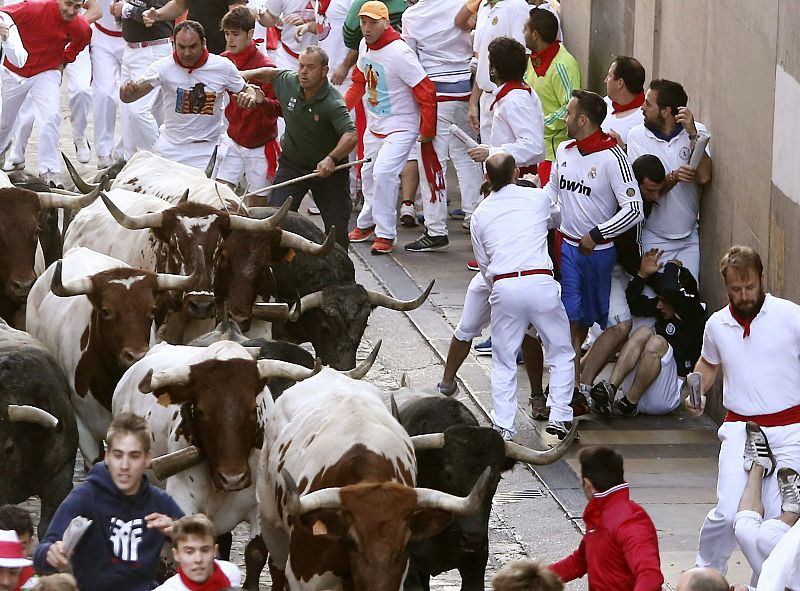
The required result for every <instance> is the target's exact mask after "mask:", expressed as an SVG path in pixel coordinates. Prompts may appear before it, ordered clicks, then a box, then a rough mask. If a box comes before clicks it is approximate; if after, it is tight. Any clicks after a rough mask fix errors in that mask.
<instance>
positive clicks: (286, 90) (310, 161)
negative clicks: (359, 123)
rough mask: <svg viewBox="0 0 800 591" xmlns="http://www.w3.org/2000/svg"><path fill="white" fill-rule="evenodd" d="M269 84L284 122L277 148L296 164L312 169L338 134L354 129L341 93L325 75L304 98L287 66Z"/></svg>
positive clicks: (339, 136)
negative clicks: (316, 87) (309, 97)
mask: <svg viewBox="0 0 800 591" xmlns="http://www.w3.org/2000/svg"><path fill="white" fill-rule="evenodd" d="M272 86H273V88H274V89H275V95H276V96H277V97H278V100H279V101H280V103H281V109H282V110H283V120H284V122H285V123H286V131H285V132H284V134H283V137H282V138H281V150H282V152H283V154H284V156H286V158H288V159H289V160H290V161H291V162H292V163H293V164H295V165H296V166H299V167H301V168H308V169H310V170H313V169H315V168H316V167H317V164H318V163H319V162H320V161H321V160H322V159H323V158H325V156H327V155H328V154H330V153H331V151H332V150H333V149H334V148H335V147H336V144H338V143H339V138H341V137H342V136H343V135H344V134H346V133H355V131H356V128H355V125H353V120H352V119H351V118H350V113H348V112H347V107H346V106H345V104H344V98H342V93H341V92H339V91H338V90H337V89H336V88H334V87H333V86H331V84H330V83H329V82H328V80H327V79H326V80H325V82H323V84H322V87H320V89H319V90H318V91H317V93H316V94H315V95H314V96H312V97H311V99H310V100H308V101H306V99H305V97H304V95H303V89H302V88H300V79H299V78H298V76H297V74H296V73H295V72H292V71H291V70H281V71H280V73H279V74H278V75H277V76H276V77H275V79H274V80H273V81H272Z"/></svg>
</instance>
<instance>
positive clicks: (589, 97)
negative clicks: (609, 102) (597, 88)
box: [566, 90, 607, 140]
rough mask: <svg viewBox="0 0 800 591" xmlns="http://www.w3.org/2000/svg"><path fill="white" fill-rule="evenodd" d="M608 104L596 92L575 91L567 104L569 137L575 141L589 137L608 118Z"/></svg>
mask: <svg viewBox="0 0 800 591" xmlns="http://www.w3.org/2000/svg"><path fill="white" fill-rule="evenodd" d="M606 111H607V108H606V102H605V101H604V100H603V98H602V97H601V96H600V95H599V94H597V93H596V92H592V91H590V90H573V91H572V98H571V99H570V100H569V103H567V117H566V119H567V135H568V136H569V137H571V138H572V139H574V140H582V139H584V138H587V137H589V136H590V135H592V134H593V133H594V132H596V131H597V130H598V129H600V125H601V124H602V123H603V119H605V118H606Z"/></svg>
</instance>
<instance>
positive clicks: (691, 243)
mask: <svg viewBox="0 0 800 591" xmlns="http://www.w3.org/2000/svg"><path fill="white" fill-rule="evenodd" d="M651 248H658V249H659V250H663V251H664V254H663V255H662V256H661V258H660V259H659V260H660V261H661V262H662V263H666V262H667V261H668V260H670V259H678V260H679V261H680V262H682V263H683V266H684V267H686V268H687V269H689V271H691V273H692V275H693V276H694V278H695V280H696V281H697V284H698V285H699V284H700V235H699V234H698V232H697V228H695V229H694V230H692V233H691V234H689V235H688V236H687V237H686V238H677V239H675V240H671V239H669V238H662V237H661V236H657V235H655V234H653V233H652V232H649V231H647V230H646V229H645V228H642V252H647V251H648V250H650V249H651Z"/></svg>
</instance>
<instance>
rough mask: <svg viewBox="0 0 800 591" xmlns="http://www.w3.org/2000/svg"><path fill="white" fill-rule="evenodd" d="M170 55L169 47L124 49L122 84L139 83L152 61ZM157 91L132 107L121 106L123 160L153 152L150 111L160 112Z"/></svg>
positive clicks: (154, 126) (154, 133) (155, 124)
mask: <svg viewBox="0 0 800 591" xmlns="http://www.w3.org/2000/svg"><path fill="white" fill-rule="evenodd" d="M170 53H172V45H170V44H169V43H163V44H161V45H150V46H148V47H137V48H132V47H128V46H127V45H126V46H125V49H124V50H123V53H122V81H123V82H126V81H128V80H138V79H140V78H141V77H142V76H143V75H144V73H145V70H147V67H148V66H149V65H150V64H152V63H153V62H154V61H156V60H158V59H161V58H162V57H165V56H168V55H170ZM160 96H161V93H160V92H159V91H158V90H153V92H151V93H150V94H148V95H146V96H143V97H142V98H140V99H139V100H138V101H134V102H132V103H127V104H126V103H120V106H119V108H120V126H121V128H122V145H123V151H124V154H123V156H124V157H125V158H126V159H129V158H131V157H132V156H133V155H134V154H135V153H136V151H137V150H150V151H152V150H153V146H155V143H156V140H157V139H158V122H157V121H156V117H155V115H154V113H153V109H157V108H161V101H160V100H158V101H157V100H156V99H158V98H159V97H160Z"/></svg>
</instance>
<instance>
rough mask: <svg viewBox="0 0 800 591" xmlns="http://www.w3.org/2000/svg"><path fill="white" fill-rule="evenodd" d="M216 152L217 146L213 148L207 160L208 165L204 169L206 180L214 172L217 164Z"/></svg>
mask: <svg viewBox="0 0 800 591" xmlns="http://www.w3.org/2000/svg"><path fill="white" fill-rule="evenodd" d="M217 150H219V146H214V151H213V152H211V158H209V159H208V164H206V169H205V171H204V172H205V174H206V178H207V179H210V178H211V175H212V174H213V172H214V166H215V165H216V164H217Z"/></svg>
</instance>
